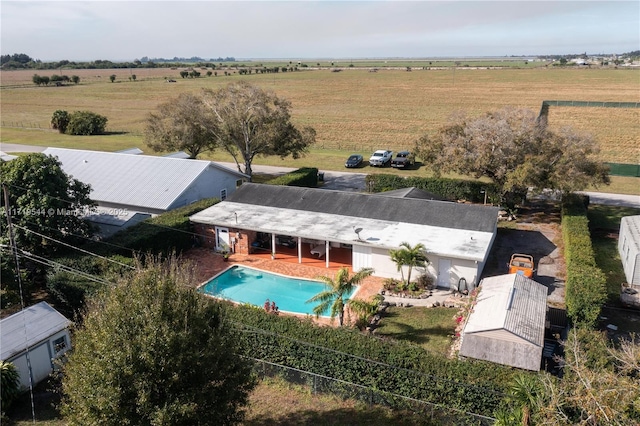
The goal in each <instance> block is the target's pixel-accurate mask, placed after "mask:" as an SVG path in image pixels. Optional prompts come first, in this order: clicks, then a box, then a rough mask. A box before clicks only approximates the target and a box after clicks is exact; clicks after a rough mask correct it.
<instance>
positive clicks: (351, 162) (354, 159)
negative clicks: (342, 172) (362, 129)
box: [344, 154, 362, 168]
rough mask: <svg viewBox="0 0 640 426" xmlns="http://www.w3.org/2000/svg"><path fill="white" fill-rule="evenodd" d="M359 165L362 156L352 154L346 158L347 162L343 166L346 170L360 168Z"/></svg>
mask: <svg viewBox="0 0 640 426" xmlns="http://www.w3.org/2000/svg"><path fill="white" fill-rule="evenodd" d="M361 165H362V155H360V154H352V155H351V156H350V157H349V158H347V162H346V163H344V166H345V167H347V168H352V167H360V166H361Z"/></svg>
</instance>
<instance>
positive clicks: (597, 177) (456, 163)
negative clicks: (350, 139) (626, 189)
mask: <svg viewBox="0 0 640 426" xmlns="http://www.w3.org/2000/svg"><path fill="white" fill-rule="evenodd" d="M416 152H417V154H418V155H419V156H420V158H421V159H422V160H423V162H424V163H425V165H426V166H427V167H430V168H431V169H432V170H433V171H434V172H435V173H436V174H437V175H439V174H441V173H450V172H454V173H460V174H464V175H469V176H473V177H475V178H480V177H487V178H489V179H491V180H492V181H493V182H494V183H496V184H497V185H498V186H499V187H500V188H501V189H502V192H503V193H502V196H503V199H504V200H505V202H506V203H507V204H508V203H509V200H512V199H513V197H510V195H513V194H526V191H527V189H528V188H531V187H533V188H535V189H537V190H543V189H547V188H548V189H556V190H560V191H562V192H563V193H568V192H572V191H577V190H583V189H585V188H586V187H587V186H589V185H600V184H608V183H609V175H608V169H607V168H606V166H605V165H604V164H602V163H601V162H600V161H598V159H597V154H598V152H599V147H598V145H597V144H596V142H595V141H594V139H593V138H592V137H591V136H589V135H585V134H580V133H579V132H577V131H575V130H573V129H570V128H564V129H560V130H559V131H557V132H553V131H551V130H550V129H549V128H548V127H546V126H545V125H544V124H543V123H541V122H540V121H539V120H537V117H536V115H535V113H534V112H532V111H531V110H526V109H519V108H513V107H507V108H504V109H502V110H499V111H495V112H489V113H487V114H484V115H482V116H480V117H477V118H469V117H467V116H466V115H464V113H461V114H459V115H457V116H455V117H453V118H452V120H451V122H450V123H449V124H447V125H445V126H444V127H442V128H441V129H439V131H438V132H437V134H436V135H435V136H433V137H430V136H428V135H425V136H422V137H421V138H419V139H418V140H417V141H416Z"/></svg>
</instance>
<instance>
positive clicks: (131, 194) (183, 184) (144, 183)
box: [43, 148, 243, 211]
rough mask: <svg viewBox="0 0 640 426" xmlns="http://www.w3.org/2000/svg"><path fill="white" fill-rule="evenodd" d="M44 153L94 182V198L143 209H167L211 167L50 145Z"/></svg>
mask: <svg viewBox="0 0 640 426" xmlns="http://www.w3.org/2000/svg"><path fill="white" fill-rule="evenodd" d="M43 153H44V154H47V155H52V156H55V157H58V159H59V160H60V162H61V163H62V169H63V170H64V171H65V173H67V174H68V175H71V176H73V177H74V178H75V179H78V180H79V181H81V182H84V183H87V184H89V185H91V189H92V191H91V195H90V197H91V199H92V200H94V201H96V202H98V203H105V204H107V203H108V204H109V205H123V206H132V207H138V209H139V210H141V211H145V209H149V210H167V209H168V208H169V207H170V206H171V204H172V203H173V202H174V201H175V200H176V199H178V197H180V195H181V194H182V193H183V192H184V191H186V190H187V189H188V188H189V186H190V185H191V184H192V183H193V182H194V181H195V180H196V179H198V178H199V177H200V176H201V175H203V174H204V173H205V171H206V170H207V169H208V168H209V167H211V163H210V162H209V161H202V160H185V159H181V158H165V157H154V156H149V155H129V154H121V153H114V152H102V151H87V150H75V149H64V148H47V149H46V150H44V151H43ZM216 168H218V169H219V168H220V167H216ZM225 170H226V171H227V172H228V173H233V174H237V175H238V176H239V177H240V176H243V175H241V174H240V173H237V172H235V171H233V170H231V169H225ZM133 210H135V208H134V209H133Z"/></svg>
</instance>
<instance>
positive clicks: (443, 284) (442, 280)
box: [438, 259, 451, 289]
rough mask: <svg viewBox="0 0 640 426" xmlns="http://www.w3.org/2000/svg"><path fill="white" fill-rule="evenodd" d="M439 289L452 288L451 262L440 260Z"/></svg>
mask: <svg viewBox="0 0 640 426" xmlns="http://www.w3.org/2000/svg"><path fill="white" fill-rule="evenodd" d="M438 287H440V288H447V289H449V288H451V260H449V259H440V260H438Z"/></svg>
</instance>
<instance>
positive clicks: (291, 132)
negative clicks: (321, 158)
mask: <svg viewBox="0 0 640 426" xmlns="http://www.w3.org/2000/svg"><path fill="white" fill-rule="evenodd" d="M203 102H204V104H205V105H206V106H207V107H208V108H209V110H210V111H211V112H212V113H213V115H214V117H215V119H216V120H217V129H216V132H217V133H216V140H215V142H216V144H217V145H218V146H220V147H222V148H223V149H224V150H226V151H227V152H228V153H229V154H231V156H232V157H233V159H234V160H235V162H236V164H237V166H238V170H239V171H240V172H242V173H245V174H247V175H249V176H251V174H252V170H251V164H252V162H253V160H254V158H255V157H256V156H268V155H278V156H280V157H283V158H284V157H286V156H288V155H292V156H293V158H298V157H299V156H300V155H302V154H303V153H305V152H306V151H307V149H308V147H309V146H310V145H311V144H313V143H314V142H315V134H316V132H315V130H314V129H313V128H311V127H303V128H301V129H298V128H296V127H295V126H294V125H293V123H292V122H291V114H290V112H289V111H290V109H291V103H290V102H289V101H287V100H286V99H282V98H279V97H278V96H276V95H275V94H274V93H272V92H269V91H265V90H263V89H261V88H260V87H258V86H254V85H252V84H249V83H247V82H245V81H239V82H237V83H231V84H229V85H228V86H226V87H224V88H221V89H218V90H215V91H214V90H204V91H203ZM241 163H242V164H243V165H244V170H243V169H242V168H241V166H240V164H241Z"/></svg>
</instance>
